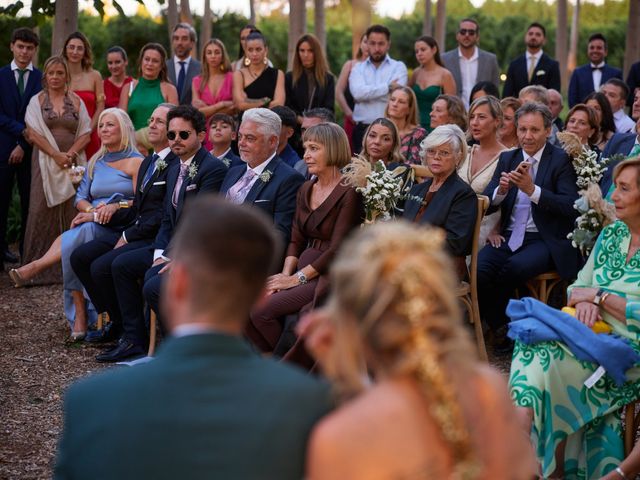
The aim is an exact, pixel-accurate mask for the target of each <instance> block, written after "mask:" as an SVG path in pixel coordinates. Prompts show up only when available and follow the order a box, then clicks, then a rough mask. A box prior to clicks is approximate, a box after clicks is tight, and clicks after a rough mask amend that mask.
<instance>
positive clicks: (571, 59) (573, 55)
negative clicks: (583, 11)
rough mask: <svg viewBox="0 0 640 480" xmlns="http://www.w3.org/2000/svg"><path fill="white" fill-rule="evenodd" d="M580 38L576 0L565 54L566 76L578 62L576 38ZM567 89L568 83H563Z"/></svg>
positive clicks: (578, 10)
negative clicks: (566, 53)
mask: <svg viewBox="0 0 640 480" xmlns="http://www.w3.org/2000/svg"><path fill="white" fill-rule="evenodd" d="M579 38H580V0H576V5H575V7H573V15H572V16H571V40H570V41H569V55H568V56H567V78H569V75H571V74H572V73H573V71H574V70H575V69H576V66H577V63H578V40H579ZM565 85H566V87H565V88H566V89H568V85H569V84H568V83H566V84H565Z"/></svg>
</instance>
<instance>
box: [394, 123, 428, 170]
mask: <svg viewBox="0 0 640 480" xmlns="http://www.w3.org/2000/svg"><path fill="white" fill-rule="evenodd" d="M426 137H427V131H426V130H425V129H424V128H422V127H416V128H414V129H413V130H411V132H409V133H407V134H406V135H404V136H403V137H402V138H401V139H400V154H402V156H403V157H404V158H405V160H406V161H407V162H408V163H411V164H413V165H422V158H420V144H421V143H422V140H424V139H425V138H426Z"/></svg>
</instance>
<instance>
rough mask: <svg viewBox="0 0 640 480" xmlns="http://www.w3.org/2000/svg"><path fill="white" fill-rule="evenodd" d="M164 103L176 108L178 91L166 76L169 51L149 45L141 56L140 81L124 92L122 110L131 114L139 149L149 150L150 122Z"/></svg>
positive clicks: (130, 84) (139, 61) (134, 81)
mask: <svg viewBox="0 0 640 480" xmlns="http://www.w3.org/2000/svg"><path fill="white" fill-rule="evenodd" d="M161 103H171V104H174V105H177V104H178V103H179V102H178V91H177V90H176V87H174V86H173V85H172V84H171V83H169V78H168V77H167V52H166V51H165V49H164V47H163V46H162V45H160V44H159V43H147V44H146V45H145V46H143V47H142V49H141V50H140V55H139V56H138V79H137V80H135V79H134V80H133V81H132V82H131V83H129V85H128V86H127V88H123V89H122V93H121V94H120V104H119V107H120V108H121V109H122V110H124V111H125V112H127V113H128V114H129V117H131V121H132V122H133V128H135V130H136V142H137V143H138V146H139V147H140V148H146V149H150V148H151V147H152V146H151V144H150V143H149V141H148V139H147V121H148V120H149V117H150V116H151V113H153V111H154V110H155V109H156V107H157V106H158V105H160V104H161Z"/></svg>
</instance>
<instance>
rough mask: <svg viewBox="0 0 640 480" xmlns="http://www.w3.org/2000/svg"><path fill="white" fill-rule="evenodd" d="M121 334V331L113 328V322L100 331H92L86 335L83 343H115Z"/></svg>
mask: <svg viewBox="0 0 640 480" xmlns="http://www.w3.org/2000/svg"><path fill="white" fill-rule="evenodd" d="M121 333H122V331H121V329H120V328H118V327H116V326H114V325H113V322H110V323H108V324H107V325H105V327H104V328H102V330H94V331H93V332H89V333H87V336H86V337H85V339H84V341H85V342H88V343H108V342H115V341H116V340H118V338H120V334H121Z"/></svg>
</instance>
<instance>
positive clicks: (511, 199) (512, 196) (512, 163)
mask: <svg viewBox="0 0 640 480" xmlns="http://www.w3.org/2000/svg"><path fill="white" fill-rule="evenodd" d="M523 158H524V157H523V156H522V148H516V149H515V150H513V152H512V153H511V158H510V159H509V164H508V166H507V170H506V172H507V173H509V172H510V171H512V170H515V168H516V167H517V166H518V164H519V163H520V162H521V161H522V160H523ZM538 170H540V166H538ZM536 178H538V176H537V175H536ZM517 195H518V189H517V188H516V187H511V188H510V189H509V191H508V192H507V196H506V197H505V199H504V200H503V201H502V205H503V208H504V210H505V211H504V213H503V218H505V217H504V215H506V218H507V219H508V218H509V216H510V215H511V210H513V206H514V205H515V203H516V196H517ZM507 223H509V222H508V220H507V222H503V229H504V227H506V225H507Z"/></svg>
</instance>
